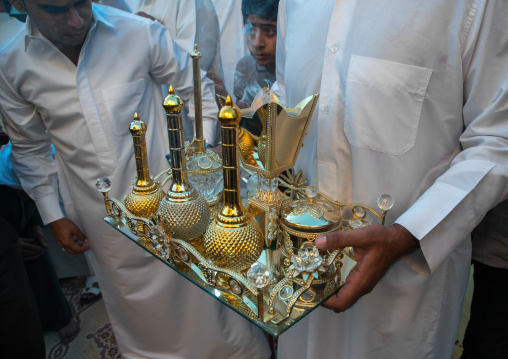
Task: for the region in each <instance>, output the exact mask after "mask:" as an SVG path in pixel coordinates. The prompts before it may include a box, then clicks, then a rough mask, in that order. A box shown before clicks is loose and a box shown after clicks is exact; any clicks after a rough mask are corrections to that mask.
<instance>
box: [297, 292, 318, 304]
mask: <svg viewBox="0 0 508 359" xmlns="http://www.w3.org/2000/svg"><path fill="white" fill-rule="evenodd" d="M315 297H316V293H315V292H314V291H312V290H311V289H308V290H306V291H305V292H303V293H302V295H300V299H301V300H303V301H304V302H310V301H311V300H313V299H314V298H315Z"/></svg>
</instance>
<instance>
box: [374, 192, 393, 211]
mask: <svg viewBox="0 0 508 359" xmlns="http://www.w3.org/2000/svg"><path fill="white" fill-rule="evenodd" d="M394 203H395V200H394V199H393V197H392V196H390V195H389V194H382V195H381V196H379V198H378V199H377V205H378V207H379V208H380V209H381V210H383V211H388V210H389V209H391V208H392V207H393V204H394Z"/></svg>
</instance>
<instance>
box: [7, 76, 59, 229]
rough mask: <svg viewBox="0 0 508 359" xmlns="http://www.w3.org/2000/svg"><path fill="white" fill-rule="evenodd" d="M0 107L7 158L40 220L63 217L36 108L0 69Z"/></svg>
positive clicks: (48, 149) (54, 167) (41, 124)
mask: <svg viewBox="0 0 508 359" xmlns="http://www.w3.org/2000/svg"><path fill="white" fill-rule="evenodd" d="M0 88H1V91H0V107H1V108H2V113H3V119H4V122H5V126H6V130H7V133H8V135H9V137H10V140H11V142H12V150H11V161H12V164H13V169H14V172H15V173H16V175H17V176H18V177H19V179H20V181H21V184H22V186H23V189H24V190H25V191H26V192H27V194H28V195H29V196H30V197H31V198H32V199H33V200H34V201H35V203H36V205H37V208H38V209H39V213H40V215H41V217H42V220H43V222H44V224H48V223H51V222H53V221H56V220H58V219H60V218H63V217H64V214H63V213H62V210H61V208H60V204H59V198H58V189H57V173H56V165H55V160H54V159H53V157H52V155H51V153H52V148H51V142H50V139H49V136H48V134H47V132H46V127H45V126H44V124H43V122H42V120H41V118H40V116H39V114H38V112H37V111H36V109H35V108H34V106H33V105H32V104H30V103H28V102H26V101H25V100H24V98H23V97H22V96H21V95H20V94H18V93H17V92H16V91H15V90H14V89H13V88H12V86H11V85H10V84H9V83H8V81H7V80H6V79H5V77H4V76H3V74H1V73H0Z"/></svg>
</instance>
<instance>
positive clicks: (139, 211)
mask: <svg viewBox="0 0 508 359" xmlns="http://www.w3.org/2000/svg"><path fill="white" fill-rule="evenodd" d="M129 130H130V131H131V134H132V141H133V142H134V154H135V156H136V171H137V174H138V178H137V179H136V181H135V182H134V184H133V185H132V190H131V191H130V193H129V194H128V195H127V196H125V198H124V204H125V207H126V208H127V209H128V210H129V212H131V213H132V214H133V215H135V216H137V217H144V218H150V216H151V215H152V214H154V213H155V212H157V208H158V207H159V204H160V202H161V201H162V199H163V198H164V196H165V194H164V192H163V191H162V189H160V188H159V187H158V186H157V184H156V183H155V182H154V181H153V179H152V178H151V177H150V172H149V169H148V155H147V151H146V140H145V134H146V124H145V123H144V122H143V121H141V120H140V118H139V115H138V114H137V113H136V114H135V115H134V121H133V122H132V123H131V125H130V127H129Z"/></svg>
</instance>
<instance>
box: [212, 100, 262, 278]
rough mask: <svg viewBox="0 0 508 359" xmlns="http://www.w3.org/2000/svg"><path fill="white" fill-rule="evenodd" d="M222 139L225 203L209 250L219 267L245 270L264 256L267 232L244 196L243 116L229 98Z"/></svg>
mask: <svg viewBox="0 0 508 359" xmlns="http://www.w3.org/2000/svg"><path fill="white" fill-rule="evenodd" d="M219 121H220V123H221V137H222V161H223V175H224V191H223V194H224V204H223V205H222V208H221V209H220V211H219V213H218V214H217V217H216V218H215V219H213V220H212V223H211V224H210V226H209V227H208V230H207V231H206V234H205V250H206V254H207V255H208V257H209V259H210V260H211V261H212V262H213V263H215V264H216V265H218V266H220V267H223V268H226V269H232V270H236V271H243V270H245V269H248V268H249V267H250V266H251V265H252V264H253V263H254V262H256V260H257V259H258V258H259V256H260V255H261V252H262V250H263V243H264V239H263V233H262V231H261V228H260V227H259V224H258V223H257V222H256V221H255V220H254V218H253V217H252V216H251V215H250V214H249V213H248V212H247V211H246V210H245V208H244V206H243V205H242V202H241V197H240V165H239V161H240V159H239V147H238V126H239V123H240V113H239V111H238V110H237V109H236V108H235V107H233V101H232V100H231V97H230V96H228V97H227V99H226V103H225V106H224V107H223V108H222V109H221V110H220V112H219Z"/></svg>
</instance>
